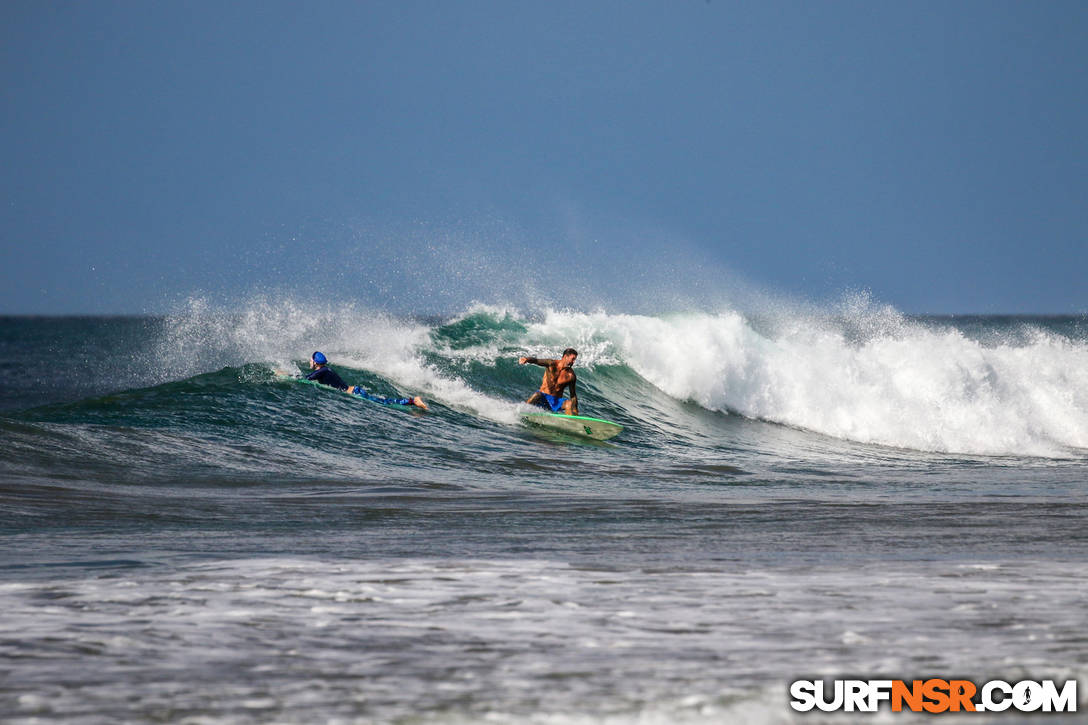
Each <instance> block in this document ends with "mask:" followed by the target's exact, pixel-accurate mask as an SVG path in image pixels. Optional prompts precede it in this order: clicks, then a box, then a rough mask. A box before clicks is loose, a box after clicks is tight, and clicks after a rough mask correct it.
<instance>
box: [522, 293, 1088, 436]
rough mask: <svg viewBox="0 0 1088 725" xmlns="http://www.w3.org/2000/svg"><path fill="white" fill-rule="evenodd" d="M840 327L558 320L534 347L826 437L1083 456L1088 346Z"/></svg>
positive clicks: (554, 315)
mask: <svg viewBox="0 0 1088 725" xmlns="http://www.w3.org/2000/svg"><path fill="white" fill-rule="evenodd" d="M846 313H847V314H846V315H845V317H843V316H839V317H830V316H827V317H813V316H809V315H797V316H794V317H789V316H785V317H780V318H779V319H778V320H776V321H775V324H774V325H773V326H772V325H768V327H773V330H772V331H771V332H760V331H757V329H756V328H755V327H754V326H753V324H751V323H750V322H749V320H748V319H746V318H745V317H744V316H742V315H741V314H739V313H737V312H734V311H725V312H721V313H719V314H707V313H691V314H684V315H676V316H670V317H647V316H641V315H615V314H606V313H603V312H600V313H594V314H586V313H574V312H551V313H549V314H548V315H547V318H546V319H545V320H544V321H543V322H542V323H539V324H535V325H531V326H530V331H529V338H530V339H531V340H533V339H536V340H541V341H543V342H547V343H551V344H553V345H558V344H563V345H567V344H570V345H573V346H575V347H578V348H579V350H580V351H581V350H583V349H585V351H586V353H584V354H583V355H582V356H580V362H582V361H583V360H584V361H585V362H589V363H592V362H593V361H594V360H598V361H611V359H613V358H614V359H619V360H622V361H624V362H626V363H627V364H628V365H629V366H631V367H632V368H633V369H634V370H635V371H636V372H637V373H638V374H639V375H641V376H642V377H644V378H645V379H646V380H648V381H649V382H651V383H653V384H654V385H655V386H657V387H658V388H660V389H661V390H663V391H665V392H666V393H668V394H669V395H671V396H674V397H676V398H680V399H683V400H692V401H694V402H696V403H698V404H700V405H702V406H703V407H706V408H709V409H711V410H718V411H730V412H738V413H741V414H743V415H746V416H750V417H754V418H761V419H765V420H769V421H774V422H777V423H782V424H786V425H790V426H796V427H799V428H805V429H808V430H812V431H816V432H819V433H823V434H826V435H830V436H835V437H839V438H844V439H849V440H853V441H859V442H863V443H877V444H882V445H888V446H896V447H902V448H911V449H917V450H924V451H939V452H948V453H968V454H985V455H1023V454H1029V455H1036V456H1068V455H1071V454H1074V453H1073V451H1071V450H1070V449H1076V448H1080V449H1084V448H1088V345H1086V344H1085V343H1084V342H1080V341H1070V340H1068V339H1066V338H1063V337H1061V336H1058V335H1054V334H1050V333H1047V332H1045V331H1042V330H1036V331H1035V332H1034V333H1033V334H1032V335H1031V336H1030V338H1029V339H1028V341H1027V342H1024V341H1008V342H1004V343H1000V344H990V345H983V344H982V343H980V342H978V341H976V340H972V339H970V338H968V337H966V336H965V335H964V334H962V333H961V332H960V331H958V330H956V329H954V328H952V327H951V326H931V325H923V324H922V323H917V322H913V321H910V320H907V319H905V318H904V317H902V316H901V315H899V314H898V313H895V312H894V311H892V310H889V309H888V308H872V307H865V306H864V305H861V306H860V307H857V308H854V309H848V310H846Z"/></svg>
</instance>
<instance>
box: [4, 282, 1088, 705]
mask: <svg viewBox="0 0 1088 725" xmlns="http://www.w3.org/2000/svg"><path fill="white" fill-rule="evenodd" d="M568 346H573V347H575V348H577V349H578V351H579V353H580V355H579V358H578V361H577V365H576V367H575V371H576V372H577V374H578V390H579V398H580V403H581V409H582V413H583V414H586V415H591V416H595V417H600V418H606V419H609V420H614V421H616V422H618V423H620V424H621V425H623V426H624V431H623V433H622V434H621V435H620V436H619V437H617V438H615V439H613V440H612V441H610V442H607V443H596V442H592V441H588V440H584V439H578V438H570V437H565V436H563V435H561V434H555V433H548V432H545V431H543V430H539V429H535V428H530V427H527V426H525V425H523V424H522V422H521V418H520V415H519V413H520V412H522V411H524V410H526V407H525V406H524V405H523V403H522V402H521V401H524V399H525V398H526V397H527V396H528V395H529V394H530V393H531V392H532V391H533V390H534V389H535V388H536V386H537V385H538V384H539V382H540V374H541V369H540V368H538V367H534V366H519V365H518V364H517V358H518V356H519V355H535V356H539V357H558V356H559V355H560V353H561V351H562V350H563V348H565V347H568ZM314 350H321V351H323V352H324V353H325V354H326V355H327V356H328V357H329V359H330V362H331V364H332V367H333V368H334V369H336V370H337V371H338V372H339V373H340V375H341V376H342V377H343V378H344V379H345V380H346V381H347V382H348V383H350V384H359V385H363V386H364V387H366V388H368V389H369V390H371V391H373V392H375V393H379V394H383V395H393V394H396V395H406V394H407V395H414V394H421V395H423V396H424V397H425V398H426V399H427V401H428V402H429V403H430V405H431V410H430V412H428V413H426V414H422V413H415V412H411V411H404V410H398V409H393V408H388V407H384V406H380V405H375V404H371V403H367V402H364V401H361V400H358V399H355V398H352V397H350V396H348V395H344V394H341V393H338V392H335V391H332V390H325V389H318V388H316V387H314V386H307V385H298V384H295V383H293V382H291V381H283V380H278V379H277V378H276V377H275V376H274V374H273V371H274V370H276V369H288V370H292V371H302V370H303V369H304V368H305V363H306V361H307V359H308V358H309V355H310V353H311V352H313V351H314ZM0 373H2V380H3V382H2V383H0V437H2V440H3V446H2V447H0V612H2V613H3V614H2V615H0V713H2V715H0V719H3V720H4V721H5V722H10V723H52V722H66V723H147V722H172V723H173V722H178V723H419V724H430V723H519V724H520V723H530V724H532V723H540V724H547V725H566V724H568V723H615V724H620V723H639V724H642V725H650V724H656V723H662V724H671V723H791V722H798V723H816V722H824V721H829V722H838V721H846V722H857V721H859V720H860V721H873V722H894V723H909V722H930V721H931V719H932V718H933V717H934V716H933V715H927V714H913V713H910V712H901V713H899V712H896V713H893V712H890V711H889V710H888V709H887V707H886V706H885V708H884V710H883V711H882V712H880V713H878V714H876V715H858V714H846V713H840V714H836V713H815V712H814V713H800V712H796V711H794V710H793V709H792V708H791V707H790V700H791V697H790V693H789V686H790V683H791V682H793V681H795V680H798V679H820V678H826V679H829V680H833V679H844V678H860V679H880V678H888V679H893V678H894V679H911V678H915V679H927V678H945V679H948V678H953V677H955V678H963V679H968V680H971V681H972V682H975V683H984V682H987V681H990V680H995V679H1000V680H1005V681H1008V682H1016V681H1020V680H1025V679H1031V680H1043V679H1054V680H1061V681H1065V680H1072V679H1076V680H1078V681H1079V682H1080V687H1081V690H1080V692H1081V696H1080V700H1081V702H1082V703H1083V702H1084V693H1085V692H1088V689H1086V688H1088V319H1086V318H1084V317H1024V316H1021V317H962V316H944V317H941V316H934V317H917V316H908V315H904V314H901V313H899V312H897V311H895V310H894V309H891V308H888V307H882V306H880V305H876V304H873V303H871V302H867V301H861V302H859V303H858V304H855V305H853V306H851V305H846V306H837V307H835V308H834V309H828V310H826V311H821V310H820V309H816V308H804V309H781V310H764V311H763V312H760V313H756V312H745V311H739V310H733V309H723V310H715V311H707V310H701V311H692V312H683V313H672V314H660V315H646V314H622V313H618V312H614V311H571V310H562V309H552V308H541V309H532V310H519V309H514V308H502V307H493V306H484V305H476V306H472V307H469V308H467V309H464V310H461V311H459V312H458V313H456V314H451V315H448V316H442V317H406V316H398V315H395V314H392V313H387V312H383V311H380V310H373V309H367V308H365V307H363V306H361V305H357V304H353V303H351V302H345V303H336V304H333V303H327V302H320V303H315V304H303V303H299V302H297V301H293V300H290V299H279V300H277V299H263V300H253V301H250V302H248V303H246V304H243V305H237V306H233V307H226V308H224V307H216V306H215V305H213V304H209V303H206V302H202V301H200V300H194V301H192V302H191V303H190V304H188V305H187V306H186V307H184V308H182V309H179V311H178V312H177V313H175V314H173V315H167V316H159V317H134V318H30V317H14V318H2V319H0ZM1084 712H1085V706H1082V707H1081V712H1080V713H1077V714H1064V715H1054V714H1051V715H1039V716H1038V717H1039V719H1041V720H1045V721H1046V722H1085V719H1084V718H1085V715H1084ZM962 717H963V719H965V720H967V721H969V722H973V723H983V722H998V723H1010V722H1020V721H1034V720H1032V717H1033V716H1030V715H1023V714H1022V715H1010V714H1008V713H1005V714H1001V715H995V714H990V715H986V714H978V713H976V714H973V715H963V716H962ZM943 719H944V720H948V721H952V722H956V721H958V720H957V717H956V716H947V717H944V718H943Z"/></svg>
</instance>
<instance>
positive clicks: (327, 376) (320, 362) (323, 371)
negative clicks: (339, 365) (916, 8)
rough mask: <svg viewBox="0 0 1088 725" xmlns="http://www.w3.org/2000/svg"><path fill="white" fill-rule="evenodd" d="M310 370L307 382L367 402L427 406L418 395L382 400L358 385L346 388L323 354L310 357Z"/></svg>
mask: <svg viewBox="0 0 1088 725" xmlns="http://www.w3.org/2000/svg"><path fill="white" fill-rule="evenodd" d="M310 369H311V370H313V372H312V373H310V374H309V375H307V376H306V379H307V380H313V381H314V382H317V383H321V384H322V385H328V386H329V387H330V388H336V389H337V390H343V391H344V392H345V393H351V394H352V395H358V396H359V397H361V398H366V399H367V400H373V401H374V402H375V403H382V404H384V405H414V406H416V407H417V408H422V409H423V410H427V404H426V403H424V402H423V398H421V397H419V396H418V395H417V396H416V397H414V398H383V397H381V396H380V395H371V394H370V393H368V392H366V391H365V390H363V389H362V388H361V387H359V386H358V385H355V386H352V387H348V384H347V383H345V382H344V379H343V378H341V377H340V376H339V375H337V374H336V371H335V370H333V369H332V368H330V367H329V360H328V358H326V357H325V355H324V354H323V353H320V352H315V353H314V354H313V355H311V356H310Z"/></svg>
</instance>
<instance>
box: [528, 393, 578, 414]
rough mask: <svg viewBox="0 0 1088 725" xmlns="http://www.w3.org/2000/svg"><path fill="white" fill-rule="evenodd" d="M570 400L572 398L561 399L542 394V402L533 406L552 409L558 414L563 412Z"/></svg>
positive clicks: (537, 402) (539, 401)
mask: <svg viewBox="0 0 1088 725" xmlns="http://www.w3.org/2000/svg"><path fill="white" fill-rule="evenodd" d="M537 392H540V391H537ZM568 400H570V398H560V397H557V396H555V395H548V394H547V393H540V400H538V401H536V402H535V403H533V405H539V406H540V407H541V408H550V409H551V411H552V412H553V413H558V412H559V411H561V410H563V404H564V403H566V402H567V401H568Z"/></svg>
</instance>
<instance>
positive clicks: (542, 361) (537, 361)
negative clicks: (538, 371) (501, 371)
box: [518, 357, 559, 368]
mask: <svg viewBox="0 0 1088 725" xmlns="http://www.w3.org/2000/svg"><path fill="white" fill-rule="evenodd" d="M557 362H559V361H558V360H549V359H547V358H538V357H519V358H518V365H524V364H525V363H529V364H530V365H539V366H541V367H545V368H546V367H548V366H549V365H554V364H555V363H557Z"/></svg>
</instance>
